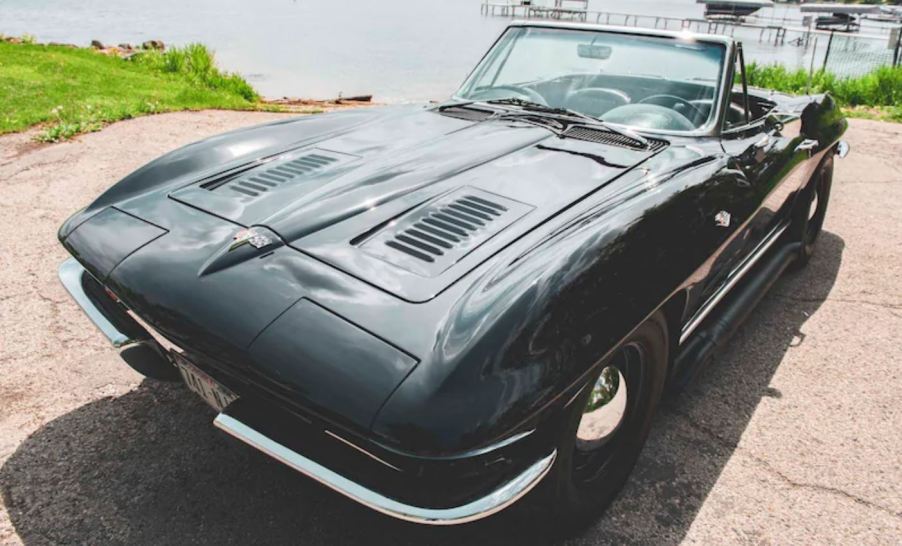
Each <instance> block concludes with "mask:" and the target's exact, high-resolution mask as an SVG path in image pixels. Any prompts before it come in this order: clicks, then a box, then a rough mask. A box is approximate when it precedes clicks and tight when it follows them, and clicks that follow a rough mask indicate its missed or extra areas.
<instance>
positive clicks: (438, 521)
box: [213, 413, 557, 525]
mask: <svg viewBox="0 0 902 546" xmlns="http://www.w3.org/2000/svg"><path fill="white" fill-rule="evenodd" d="M213 424H214V425H215V426H216V427H217V428H219V429H222V430H224V431H226V432H228V433H229V434H231V435H232V436H234V437H235V438H237V439H239V440H241V441H242V442H244V443H246V444H248V445H250V446H252V447H254V448H256V449H258V450H260V451H262V452H263V453H265V454H267V455H269V456H270V457H272V458H274V459H276V460H278V461H280V462H282V463H284V464H286V465H288V466H290V467H291V468H293V469H295V470H297V471H298V472H300V473H301V474H304V475H305V476H308V477H310V478H313V479H314V480H316V481H318V482H320V483H321V484H323V485H325V486H326V487H328V488H330V489H332V490H334V491H336V492H338V493H341V494H342V495H344V496H346V497H348V498H349V499H351V500H353V501H356V502H359V503H360V504H362V505H364V506H367V507H369V508H371V509H373V510H376V511H377V512H382V513H383V514H386V515H388V516H392V517H394V518H398V519H402V520H406V521H412V522H414V523H423V524H429V525H456V524H460V523H467V522H470V521H475V520H478V519H481V518H484V517H487V516H490V515H492V514H494V513H496V512H499V511H501V510H503V509H505V508H507V507H508V506H510V505H511V504H513V503H514V502H516V501H517V500H518V499H520V498H521V497H522V496H523V495H525V494H526V493H528V492H529V491H530V490H531V489H532V488H533V487H535V486H536V485H538V483H539V482H541V481H542V478H544V477H545V475H546V474H547V473H548V471H549V470H550V469H551V466H552V465H553V464H554V459H555V456H556V455H557V451H552V452H551V454H550V455H547V456H546V457H544V458H542V459H540V460H538V461H536V462H535V463H533V464H532V465H531V466H529V467H528V468H527V469H526V470H524V471H523V472H522V473H521V474H519V475H518V476H516V477H515V478H513V479H512V480H510V481H508V482H507V483H505V484H504V485H502V486H501V487H499V488H497V489H495V490H494V491H492V492H491V493H489V494H488V495H485V496H483V497H481V498H479V499H476V500H474V501H471V502H468V503H467V504H464V505H461V506H455V507H453V508H422V507H418V506H411V505H408V504H404V503H401V502H398V501H396V500H393V499H390V498H388V497H386V496H384V495H381V494H379V493H377V492H376V491H373V490H371V489H368V488H366V487H364V486H362V485H360V484H358V483H355V482H353V481H351V480H349V479H347V478H345V477H344V476H342V475H340V474H338V473H336V472H333V471H332V470H329V469H328V468H326V467H324V466H323V465H321V464H319V463H317V462H316V461H313V460H311V459H308V458H307V457H304V456H303V455H301V454H300V453H297V452H295V451H292V450H291V449H289V448H287V447H285V446H284V445H282V444H280V443H278V442H276V441H274V440H272V439H271V438H268V437H267V436H264V435H263V434H260V433H259V432H257V431H256V430H254V429H252V428H251V427H249V426H247V425H245V424H244V423H242V422H241V421H238V420H237V419H235V418H233V417H231V416H229V415H226V414H225V413H220V414H219V415H218V416H217V417H216V419H215V420H214V421H213Z"/></svg>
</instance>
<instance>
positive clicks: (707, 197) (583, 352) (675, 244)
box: [373, 156, 730, 454]
mask: <svg viewBox="0 0 902 546" xmlns="http://www.w3.org/2000/svg"><path fill="white" fill-rule="evenodd" d="M725 161H726V159H725V158H724V157H722V156H720V157H718V158H717V159H715V158H713V157H710V156H709V157H707V158H698V159H697V160H696V161H694V162H686V161H683V162H681V164H680V167H679V168H676V169H671V170H669V171H665V170H661V171H657V172H656V171H655V170H654V169H649V170H648V171H647V172H646V173H642V172H640V171H637V172H635V173H631V176H632V180H627V181H624V183H623V184H618V185H617V186H618V187H617V188H610V189H609V191H607V192H605V195H598V196H596V197H595V199H593V202H592V203H584V204H582V205H581V206H580V207H579V210H572V211H569V212H568V216H569V219H568V220H567V221H566V222H565V223H563V224H558V225H559V226H561V227H558V228H557V229H555V230H553V231H546V232H545V233H543V234H536V235H535V236H532V237H527V238H525V239H524V240H522V241H520V242H519V243H518V244H517V245H515V246H514V247H512V248H510V249H508V251H507V252H505V253H504V256H503V257H502V258H501V259H499V260H497V261H495V262H494V263H493V265H492V266H491V267H490V268H486V269H485V270H484V271H482V272H481V274H480V277H479V278H478V279H477V280H476V281H475V282H474V283H473V284H472V286H471V287H470V288H469V289H468V290H466V292H465V294H464V295H463V296H462V297H460V298H459V299H458V300H457V301H456V302H455V304H454V305H453V307H452V308H451V310H450V313H449V314H448V318H447V320H446V322H445V323H444V325H443V327H442V329H441V331H440V334H439V335H438V337H437V340H436V344H435V350H434V352H433V354H432V355H431V357H430V358H429V359H427V360H424V361H423V362H422V363H421V364H420V366H418V367H417V369H415V370H414V372H413V373H411V375H410V376H409V377H408V378H407V379H406V380H405V381H404V383H402V384H401V386H400V387H399V388H398V389H397V390H396V392H395V393H394V394H393V396H392V397H391V398H390V399H389V400H388V401H387V402H386V404H385V405H384V407H383V408H382V410H381V412H380V413H379V415H378V416H377V418H376V420H375V422H374V425H373V430H374V432H375V433H376V434H378V435H379V436H380V437H381V438H382V440H383V441H385V442H386V443H388V444H390V445H393V446H394V447H396V448H400V449H405V448H406V449H416V450H419V451H423V452H425V453H426V454H446V453H454V452H461V451H466V450H472V449H476V448H479V447H480V446H486V445H491V444H493V443H494V442H498V441H501V440H503V438H504V437H506V436H509V435H512V434H516V433H518V432H522V431H523V430H524V429H529V428H532V427H535V426H538V425H540V424H541V422H542V419H544V418H552V417H553V415H554V411H553V410H554V408H560V407H562V405H563V404H564V403H565V402H566V401H567V400H568V399H569V398H570V397H571V396H572V395H573V394H575V392H576V391H577V390H578V389H579V388H580V387H581V386H582V385H583V384H584V382H585V381H586V380H587V379H588V376H589V374H590V373H591V372H592V371H593V369H594V365H595V364H596V363H598V362H600V360H601V359H602V357H603V356H604V355H606V354H607V353H609V352H610V351H611V350H612V349H613V348H615V347H616V346H617V345H618V344H619V343H620V341H621V340H622V339H623V338H624V337H625V336H626V335H628V334H629V332H631V331H632V330H633V329H634V328H635V327H637V326H638V325H639V324H641V322H642V321H643V320H644V319H645V318H646V317H647V316H649V315H650V314H651V313H653V312H654V311H655V310H656V309H657V308H658V307H660V306H661V305H662V304H663V303H664V302H665V301H666V300H667V299H668V297H669V296H670V295H671V294H673V293H674V292H675V291H676V290H678V289H680V288H681V287H682V286H685V283H686V282H687V279H689V278H690V277H691V276H692V274H693V272H695V271H696V270H698V268H699V267H700V266H701V264H703V263H704V262H705V261H706V260H707V259H708V257H709V256H710V255H711V253H713V252H714V251H715V250H716V248H717V247H718V246H720V245H721V244H722V243H723V241H722V239H713V238H707V239H706V238H704V237H700V234H701V233H702V232H703V231H704V229H705V228H704V226H707V225H708V224H709V222H708V220H709V218H708V217H707V214H706V213H705V212H704V211H705V207H706V203H708V202H710V201H711V200H712V199H711V193H712V192H718V191H721V189H722V188H721V186H722V185H723V184H727V183H730V182H729V181H728V180H726V179H725V180H722V181H721V182H717V181H716V180H715V179H716V177H717V175H718V173H719V172H721V171H722V170H723V169H724V167H725ZM666 164H667V161H666V160H665V161H662V162H661V165H660V166H664V165H666ZM652 166H654V164H652ZM671 167H672V162H671ZM712 180H715V182H714V183H712Z"/></svg>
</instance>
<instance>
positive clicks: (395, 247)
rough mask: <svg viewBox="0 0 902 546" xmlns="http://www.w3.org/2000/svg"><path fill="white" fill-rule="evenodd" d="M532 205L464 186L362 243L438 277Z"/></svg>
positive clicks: (403, 264) (400, 263)
mask: <svg viewBox="0 0 902 546" xmlns="http://www.w3.org/2000/svg"><path fill="white" fill-rule="evenodd" d="M532 208H533V207H532V206H530V205H526V204H524V203H520V202H518V201H513V200H511V199H507V198H504V197H501V196H499V195H493V194H490V193H488V192H484V191H480V190H477V189H475V188H461V189H460V190H457V191H455V192H453V193H451V194H450V195H446V196H445V197H442V198H440V199H438V200H435V201H432V202H430V203H427V204H426V205H424V206H422V207H420V208H418V209H416V210H415V211H413V212H411V213H409V214H407V215H406V216H403V217H402V218H400V219H399V220H397V221H395V222H392V223H390V224H389V227H387V228H386V229H383V230H382V231H380V232H379V233H377V234H376V235H375V236H374V237H372V238H370V239H369V240H367V241H366V242H365V243H364V244H363V245H362V248H363V249H364V250H366V252H368V253H370V254H372V255H375V256H377V257H379V258H381V259H383V260H385V261H387V262H389V263H392V264H394V265H397V266H400V267H403V268H404V269H407V270H409V271H413V272H414V273H418V274H420V275H423V276H426V277H433V276H436V275H438V274H440V273H441V272H442V271H445V270H446V269H448V268H449V267H451V266H452V265H454V264H455V263H456V262H458V261H459V260H460V259H461V258H463V257H464V256H465V255H466V254H467V253H469V252H470V251H472V250H473V249H475V248H476V247H477V246H479V245H481V244H482V243H484V242H486V241H487V240H489V239H490V238H492V237H493V236H495V235H496V234H498V233H499V232H500V231H502V230H503V229H504V228H506V227H507V226H509V225H511V224H512V223H513V222H514V221H516V220H517V219H518V218H520V217H521V216H523V215H524V214H526V213H527V212H529V211H530V210H532Z"/></svg>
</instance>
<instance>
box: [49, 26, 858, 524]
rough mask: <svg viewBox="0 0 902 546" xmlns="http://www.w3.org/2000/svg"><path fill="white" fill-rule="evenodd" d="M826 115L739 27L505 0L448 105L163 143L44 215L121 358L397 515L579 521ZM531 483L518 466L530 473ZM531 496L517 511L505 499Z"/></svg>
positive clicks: (824, 147) (770, 243)
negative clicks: (79, 205)
mask: <svg viewBox="0 0 902 546" xmlns="http://www.w3.org/2000/svg"><path fill="white" fill-rule="evenodd" d="M845 129H846V121H845V119H844V118H843V117H842V115H841V113H840V111H839V109H838V108H837V107H836V105H835V104H834V101H833V100H832V99H831V98H830V97H829V96H823V95H821V96H804V97H788V96H784V95H778V94H774V93H769V92H766V91H761V90H752V89H748V87H747V85H746V81H745V73H744V61H743V55H742V48H741V45H740V44H739V43H737V42H736V41H734V40H733V39H731V38H727V37H722V36H700V35H692V34H683V33H679V34H677V33H666V32H656V31H645V30H641V31H640V30H636V29H631V30H627V29H616V28H606V27H599V26H592V25H576V24H570V25H568V24H560V23H555V24H541V23H514V24H512V25H511V26H510V27H509V28H508V29H507V30H506V31H505V32H504V33H503V35H502V36H501V37H500V38H499V40H498V41H497V42H496V43H495V45H494V46H493V47H492V48H491V50H490V51H489V52H488V54H487V55H486V56H485V57H484V58H483V60H482V61H481V62H480V63H479V65H478V66H477V67H476V69H475V70H474V71H473V72H472V74H471V75H470V76H469V78H468V79H467V80H466V81H465V82H464V84H463V86H462V87H461V88H460V90H459V91H458V92H457V94H456V95H455V96H454V97H452V98H451V99H450V100H448V101H447V102H445V103H442V104H432V105H428V106H425V107H424V106H397V107H384V108H372V109H358V110H352V111H344V112H339V113H333V114H326V115H318V116H309V117H302V118H297V119H288V120H285V121H279V122H276V123H270V124H266V125H261V126H257V127H251V128H247V129H242V130H239V131H234V132H232V133H228V134H224V135H220V136H217V137H213V138H210V139H207V140H204V141H202V142H198V143H195V144H191V145H189V146H186V147H184V148H181V149H178V150H175V151H173V152H171V153H169V154H167V155H165V156H163V157H161V158H159V159H157V160H155V161H153V162H151V163H149V164H148V165H146V166H144V167H142V168H140V169H138V170H137V171H135V172H134V173H132V174H130V175H129V176H127V177H125V178H124V179H123V180H121V181H120V182H118V183H117V184H115V185H114V186H112V187H111V188H110V189H109V190H108V191H106V192H105V193H104V194H103V195H101V196H100V197H99V198H98V199H97V200H96V201H94V202H93V203H92V204H91V205H90V206H88V207H87V208H85V209H84V210H81V211H80V212H78V213H76V214H75V215H74V216H72V218H70V219H69V220H68V221H67V222H66V223H65V224H64V225H63V226H62V228H61V229H60V232H59V239H60V241H61V242H62V243H63V245H64V246H65V247H66V249H67V250H68V251H69V252H70V253H71V254H72V256H73V258H71V259H69V260H68V261H66V262H64V263H63V264H62V266H61V268H60V277H61V279H62V281H63V284H64V285H65V286H66V288H67V289H68V290H69V292H70V293H71V294H72V296H73V297H74V299H75V300H76V302H77V303H78V304H79V305H80V306H81V307H82V308H83V309H84V310H85V312H86V313H87V314H88V316H89V317H90V318H91V320H92V321H93V322H94V323H95V324H96V325H97V326H98V327H99V328H100V330H101V331H102V332H103V333H104V334H105V335H106V336H107V337H108V338H109V339H110V341H111V342H112V343H113V345H114V346H116V347H118V349H119V351H120V354H121V356H122V358H123V359H124V360H125V361H126V362H128V363H129V364H130V365H131V366H132V367H134V368H135V369H136V370H138V371H140V372H141V373H143V374H145V375H147V376H149V377H153V378H158V379H181V380H183V381H184V382H185V383H186V384H187V386H188V387H189V388H190V389H192V390H193V391H195V392H197V393H198V394H200V395H201V396H202V397H203V398H204V399H205V400H206V401H207V402H209V403H210V404H211V405H212V406H213V407H214V408H215V409H216V410H217V411H218V415H217V417H216V419H215V421H214V424H215V425H216V426H217V427H219V428H221V429H222V430H224V431H226V432H228V433H229V434H231V435H233V436H235V437H236V438H238V439H239V440H242V441H244V442H246V443H248V444H250V445H251V446H253V447H255V448H257V449H259V450H261V451H263V452H265V453H267V454H268V455H270V456H272V457H274V458H276V459H278V460H280V461H282V462H283V463H285V464H287V465H289V466H291V467H293V468H294V469H296V470H298V471H299V472H301V473H303V474H305V475H307V476H309V477H311V478H313V479H315V480H318V481H319V482H321V483H323V484H325V485H326V486H328V487H330V488H332V489H334V490H336V491H338V492H340V493H342V494H344V495H347V496H348V497H350V498H352V499H354V500H356V501H358V502H361V503H363V504H365V505H367V506H369V507H371V508H373V509H375V510H378V511H380V512H384V513H386V514H388V515H391V516H394V517H397V518H402V519H405V520H411V521H415V522H421V523H430V524H453V523H462V522H467V521H472V520H475V519H478V518H481V517H485V516H487V515H490V514H493V513H495V512H497V511H499V510H502V509H503V508H505V507H507V506H509V505H511V504H512V503H514V502H515V501H517V499H519V498H521V497H523V496H524V495H525V494H526V493H527V492H529V491H530V490H532V489H533V488H535V491H534V492H533V493H532V494H531V495H530V499H529V501H530V503H535V504H534V506H541V507H543V508H544V512H542V513H543V514H544V515H545V516H546V517H548V518H553V519H554V521H556V522H558V523H561V522H564V523H567V524H570V523H581V522H587V521H590V520H591V518H592V517H593V516H594V515H596V514H597V513H598V512H599V511H600V510H601V509H603V507H604V506H605V505H606V504H607V503H608V502H609V501H610V500H611V499H612V498H613V497H614V495H615V494H616V492H617V491H618V489H619V488H620V487H621V485H622V484H623V483H624V481H625V480H626V478H627V476H628V474H629V471H630V469H631V468H632V466H633V464H634V462H635V461H636V458H637V456H638V454H639V451H640V449H641V447H642V444H643V442H644V440H645V438H646V435H647V434H648V430H649V425H650V423H651V419H652V416H653V414H654V411H655V407H656V405H657V403H658V400H659V398H660V397H661V395H662V392H663V391H664V389H665V387H666V386H671V387H675V388H678V387H679V386H680V385H682V384H683V383H684V382H685V381H686V380H687V378H690V377H691V376H692V374H693V373H694V372H695V371H696V370H697V369H698V368H699V367H700V365H701V364H703V363H705V362H706V361H708V360H710V358H711V356H712V354H714V353H715V352H716V350H717V349H718V347H720V346H722V345H723V342H724V340H725V339H727V338H728V337H729V335H730V334H731V333H732V332H733V331H734V330H735V329H736V328H737V326H738V324H739V323H740V322H741V321H742V319H743V318H744V317H745V316H746V315H747V313H748V311H749V310H750V309H751V308H752V307H753V306H754V305H755V303H756V302H757V301H758V300H759V299H760V297H761V296H762V295H763V294H764V292H765V291H766V290H767V289H768V287H769V286H770V285H771V284H772V283H773V281H774V280H775V279H776V278H777V277H778V276H779V275H780V274H781V273H782V272H783V271H784V270H785V269H786V268H787V267H789V266H792V265H794V266H801V265H804V264H805V262H806V261H807V260H808V258H809V257H810V256H811V253H812V251H813V248H814V247H813V245H814V242H815V240H816V238H817V236H818V233H819V231H820V229H821V225H822V222H823V220H824V214H825V211H826V207H827V201H828V198H829V195H830V185H831V179H832V173H833V161H834V155H839V156H843V155H845V153H846V152H847V151H848V146H847V145H846V144H845V143H844V142H842V141H840V140H839V138H840V136H841V135H842V133H843V132H844V130H845ZM540 484H541V486H540V487H537V488H536V486H537V485H540ZM524 506H526V505H524Z"/></svg>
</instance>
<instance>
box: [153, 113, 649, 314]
mask: <svg viewBox="0 0 902 546" xmlns="http://www.w3.org/2000/svg"><path fill="white" fill-rule="evenodd" d="M607 134H608V135H611V134H612V133H607ZM652 153H653V152H652V151H648V150H637V149H634V148H630V147H626V146H622V145H620V146H618V145H616V144H603V143H601V144H600V143H598V142H588V141H587V140H586V139H579V138H561V137H559V136H558V135H557V134H556V133H555V132H552V131H551V130H549V129H548V128H544V127H538V126H536V125H533V124H529V123H524V122H523V121H518V120H514V121H511V120H507V121H503V120H481V121H473V120H465V119H459V118H457V117H451V116H449V115H445V114H443V113H439V112H436V111H435V110H432V109H424V108H422V107H415V108H408V109H401V110H400V111H396V112H395V113H393V114H392V115H388V116H384V117H379V118H378V120H377V122H373V123H366V124H361V125H356V126H353V127H351V128H350V129H347V130H344V131H340V132H338V133H331V134H326V135H323V136H322V137H321V138H315V139H307V140H305V141H304V142H303V144H302V145H298V146H294V147H288V148H286V149H283V150H281V151H279V152H277V153H271V154H270V155H267V156H264V157H259V158H256V159H254V160H252V161H249V162H246V163H244V164H242V165H240V166H238V167H236V168H232V169H231V170H229V171H225V172H219V173H214V174H213V175H207V176H205V177H204V178H203V179H200V180H195V181H192V182H191V183H190V184H188V185H185V186H182V187H180V188H178V189H176V190H175V191H171V192H170V193H169V197H170V198H172V199H175V200H178V201H180V202H183V203H185V204H188V205H190V206H192V207H194V208H197V209H200V210H203V211H206V212H208V213H210V214H213V215H216V216H219V217H221V218H225V219H228V220H230V221H233V222H235V223H237V224H240V225H242V226H261V227H265V228H267V229H269V230H271V231H272V232H274V233H275V234H277V235H278V236H279V237H280V238H282V240H283V241H284V242H285V243H286V244H288V245H289V246H291V247H293V248H295V249H296V250H298V251H301V252H304V253H306V254H308V255H311V256H313V257H315V258H317V259H319V260H321V261H323V262H326V263H328V264H330V265H332V266H333V267H335V268H338V269H341V270H343V271H345V272H347V273H349V274H351V275H354V276H356V277H357V278H359V279H362V280H364V281H365V282H368V283H370V284H372V285H375V286H377V287H379V288H381V289H384V290H386V291H388V292H391V293H393V294H395V295H396V296H399V297H401V298H403V299H405V300H407V301H412V302H420V301H426V300H428V299H431V298H432V297H434V296H436V295H437V294H438V293H440V292H441V291H442V290H443V289H445V288H446V287H448V286H449V285H450V284H452V283H453V282H455V281H456V280H458V279H459V278H461V277H462V276H463V275H464V274H466V273H467V272H468V271H470V270H471V269H472V268H474V267H475V266H477V265H478V264H479V263H481V262H482V261H484V260H485V259H487V258H488V257H490V256H491V255H492V254H494V253H496V252H497V251H498V250H500V249H501V248H503V247H504V246H506V245H508V244H510V243H511V242H513V241H514V240H515V239H517V238H518V237H520V236H522V235H523V234H524V233H525V232H527V231H529V230H530V229H533V228H534V227H536V226H537V225H539V224H541V223H543V222H545V221H547V220H548V219H549V218H551V217H553V216H554V215H555V214H557V213H559V212H560V211H561V210H563V209H565V208H566V207H568V206H570V205H571V204H573V203H575V202H577V201H579V200H580V199H581V198H583V197H585V196H586V195H588V194H590V193H592V192H593V191H596V190H597V189H599V188H600V187H602V186H604V185H605V184H607V183H609V182H611V181H612V180H614V179H615V178H617V177H618V176H620V175H621V174H623V173H624V172H625V171H627V170H629V169H631V168H633V167H635V166H636V165H638V164H639V163H641V162H642V161H644V160H645V159H647V158H648V157H649V156H650V155H652Z"/></svg>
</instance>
